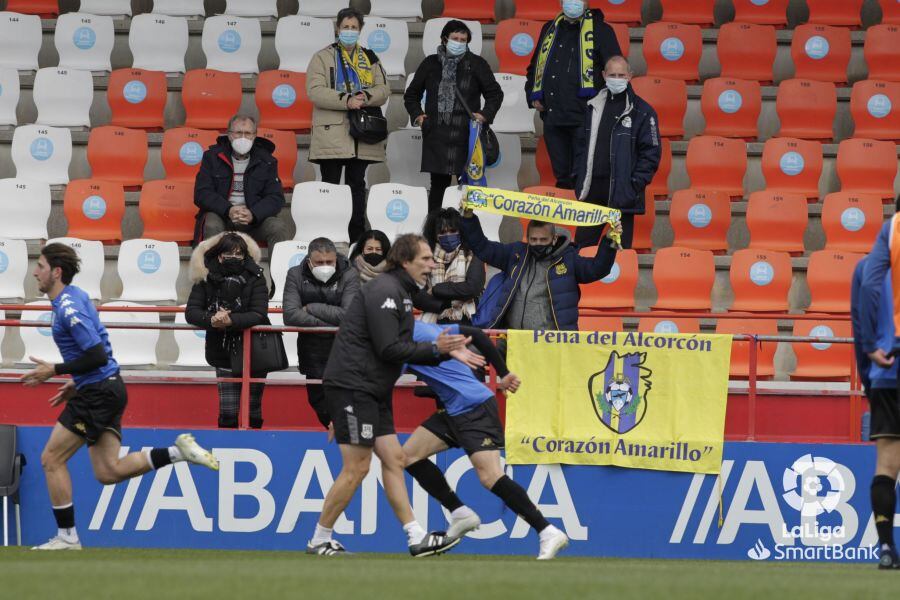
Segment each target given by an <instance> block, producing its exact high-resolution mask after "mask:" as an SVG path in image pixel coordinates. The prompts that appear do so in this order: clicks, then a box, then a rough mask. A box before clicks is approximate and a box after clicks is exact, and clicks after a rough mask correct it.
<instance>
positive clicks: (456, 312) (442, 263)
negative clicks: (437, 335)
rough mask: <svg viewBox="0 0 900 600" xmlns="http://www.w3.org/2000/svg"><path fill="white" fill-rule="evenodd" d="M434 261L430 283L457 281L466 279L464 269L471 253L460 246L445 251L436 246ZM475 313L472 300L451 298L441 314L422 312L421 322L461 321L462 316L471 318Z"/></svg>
mask: <svg viewBox="0 0 900 600" xmlns="http://www.w3.org/2000/svg"><path fill="white" fill-rule="evenodd" d="M434 262H435V263H436V266H435V268H434V269H432V270H431V275H430V276H429V279H430V281H431V285H436V284H438V283H446V282H450V283H459V282H462V281H465V280H466V271H468V270H469V264H470V263H471V262H472V254H471V253H470V254H468V255H467V254H466V253H465V252H463V251H462V248H457V249H456V250H454V251H453V252H449V253H448V252H445V251H444V249H443V248H441V247H440V246H437V247H436V248H435V249H434ZM474 314H475V301H474V300H467V301H465V302H464V301H462V300H453V302H452V304H451V306H450V308H448V309H446V310H444V311H443V312H442V313H441V314H436V313H423V314H422V318H421V320H422V322H424V323H437V322H438V320H448V321H461V320H462V319H463V318H466V319H469V320H471V319H472V316H473V315H474Z"/></svg>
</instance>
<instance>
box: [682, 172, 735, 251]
mask: <svg viewBox="0 0 900 600" xmlns="http://www.w3.org/2000/svg"><path fill="white" fill-rule="evenodd" d="M669 221H670V223H671V224H672V231H673V232H674V233H675V241H673V242H672V245H673V246H684V247H686V248H696V249H698V250H710V251H712V252H714V253H717V254H722V253H724V252H725V251H726V250H728V240H727V237H726V236H727V235H728V227H729V226H730V225H731V199H730V198H729V197H728V195H727V194H726V193H724V192H719V191H715V190H708V191H707V190H702V189H695V188H690V189H686V190H678V191H677V192H675V193H674V194H673V195H672V206H671V208H670V209H669Z"/></svg>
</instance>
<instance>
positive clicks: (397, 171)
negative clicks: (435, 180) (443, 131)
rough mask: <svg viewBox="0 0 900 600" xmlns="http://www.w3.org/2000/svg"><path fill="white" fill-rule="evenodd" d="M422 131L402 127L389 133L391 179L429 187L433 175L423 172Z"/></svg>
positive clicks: (388, 155)
mask: <svg viewBox="0 0 900 600" xmlns="http://www.w3.org/2000/svg"><path fill="white" fill-rule="evenodd" d="M421 164H422V132H421V131H420V130H419V129H401V130H399V131H392V132H391V133H389V134H388V141H387V168H388V171H389V172H390V174H391V181H393V182H396V183H402V184H404V185H412V186H416V187H423V188H428V187H430V186H431V177H430V176H429V175H428V173H423V172H421V171H420V170H419V169H420V166H421Z"/></svg>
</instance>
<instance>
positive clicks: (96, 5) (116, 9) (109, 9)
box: [78, 0, 131, 17]
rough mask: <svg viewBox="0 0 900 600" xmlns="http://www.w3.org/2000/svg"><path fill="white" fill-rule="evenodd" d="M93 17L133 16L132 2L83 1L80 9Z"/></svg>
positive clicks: (116, 0) (110, 0)
mask: <svg viewBox="0 0 900 600" xmlns="http://www.w3.org/2000/svg"><path fill="white" fill-rule="evenodd" d="M78 10H79V11H81V12H84V13H90V14H92V15H109V16H112V17H121V16H126V15H127V16H129V17H130V16H131V0H81V6H80V7H79V9H78Z"/></svg>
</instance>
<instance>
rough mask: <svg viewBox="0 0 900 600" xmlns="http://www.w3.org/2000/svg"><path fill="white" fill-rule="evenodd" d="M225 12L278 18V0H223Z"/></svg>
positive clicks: (242, 15)
mask: <svg viewBox="0 0 900 600" xmlns="http://www.w3.org/2000/svg"><path fill="white" fill-rule="evenodd" d="M225 14H226V15H234V16H236V17H275V18H278V0H225Z"/></svg>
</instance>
